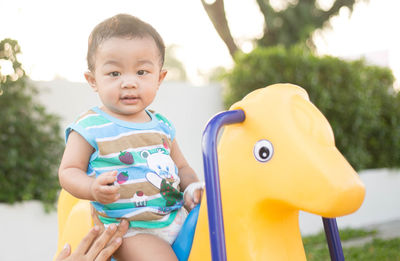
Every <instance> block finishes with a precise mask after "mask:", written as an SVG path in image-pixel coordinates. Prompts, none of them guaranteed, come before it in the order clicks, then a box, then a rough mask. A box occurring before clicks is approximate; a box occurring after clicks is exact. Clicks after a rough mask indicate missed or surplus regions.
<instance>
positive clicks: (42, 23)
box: [0, 0, 400, 83]
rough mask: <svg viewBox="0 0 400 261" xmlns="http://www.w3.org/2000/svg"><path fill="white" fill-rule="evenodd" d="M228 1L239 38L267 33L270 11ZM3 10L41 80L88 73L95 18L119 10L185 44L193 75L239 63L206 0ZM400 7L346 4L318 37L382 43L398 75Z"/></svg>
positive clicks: (90, 1)
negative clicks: (266, 19) (348, 7)
mask: <svg viewBox="0 0 400 261" xmlns="http://www.w3.org/2000/svg"><path fill="white" fill-rule="evenodd" d="M326 1H329V0H326ZM225 7H226V13H227V17H228V21H229V23H230V26H231V30H232V34H233V35H234V38H235V39H236V40H237V43H238V44H241V45H242V44H244V45H246V41H248V40H249V39H252V38H254V37H255V36H259V35H260V34H261V32H262V28H263V17H262V16H261V14H260V12H259V10H258V7H257V5H256V3H255V0H252V1H249V0H225ZM0 10H1V16H0V40H1V39H4V38H6V37H9V38H13V39H16V40H18V42H19V44H20V45H21V48H22V51H23V54H22V55H21V57H20V61H21V62H22V63H23V65H24V67H25V70H26V71H27V73H28V75H30V77H31V78H33V79H34V80H51V79H53V78H54V77H55V76H60V77H62V78H66V79H68V80H71V81H84V78H83V72H84V71H85V70H86V61H85V57H86V50H87V38H88V35H89V33H90V32H91V30H92V28H93V27H94V26H95V25H96V24H98V23H99V22H101V21H102V20H104V19H106V18H108V17H110V16H113V15H115V14H117V13H129V14H132V15H135V16H137V17H139V18H141V19H142V20H144V21H146V22H148V23H150V24H152V25H153V26H154V27H155V28H156V29H157V30H158V31H159V33H160V34H161V36H162V37H163V38H164V40H165V42H166V44H167V45H170V44H176V45H178V46H179V49H178V50H177V56H178V59H180V60H181V61H182V62H183V63H184V65H185V68H186V69H187V72H188V75H189V77H190V79H191V81H193V82H194V83H201V74H202V73H207V72H209V71H210V70H212V68H214V67H217V66H225V67H229V66H231V65H232V60H231V58H230V56H229V53H228V51H227V48H226V47H225V45H224V44H223V42H222V41H221V40H220V38H219V37H218V35H217V33H216V32H215V30H214V28H213V26H212V24H211V22H210V21H209V19H208V16H207V14H206V13H205V11H204V10H203V7H202V5H201V2H200V0H168V1H166V0H146V1H138V0H130V1H126V0H112V1H110V0H109V1H104V0H85V1H82V0H68V1H65V0H63V1H61V0H35V1H33V0H12V1H11V0H0ZM399 11H400V1H398V0H370V4H368V5H367V4H359V5H358V6H357V7H356V9H355V12H354V13H353V15H352V16H351V18H350V20H349V18H348V14H346V13H345V12H342V13H341V16H340V18H337V19H335V20H334V23H333V31H331V32H325V33H324V38H323V39H321V40H319V41H318V46H319V50H320V52H321V53H327V54H333V55H339V56H346V57H348V56H355V55H358V54H362V53H365V52H378V53H380V52H381V51H382V52H383V53H386V54H387V61H386V60H385V61H386V62H387V64H388V65H390V66H392V68H393V69H394V71H395V73H396V74H397V75H399V74H400V50H399V48H398V46H400V34H399V33H398V28H396V27H395V26H396V25H395V21H398V17H396V15H397V16H398V14H399ZM395 17H396V18H397V19H395ZM3 68H4V66H3ZM398 78H399V77H398Z"/></svg>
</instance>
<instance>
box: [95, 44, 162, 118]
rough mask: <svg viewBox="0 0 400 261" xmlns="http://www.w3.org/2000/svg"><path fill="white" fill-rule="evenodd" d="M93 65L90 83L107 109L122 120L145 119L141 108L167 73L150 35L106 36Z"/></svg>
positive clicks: (145, 104) (151, 97) (146, 104)
mask: <svg viewBox="0 0 400 261" xmlns="http://www.w3.org/2000/svg"><path fill="white" fill-rule="evenodd" d="M95 68H96V69H95V71H94V72H93V73H92V75H93V77H94V84H93V83H91V85H92V87H93V89H94V90H95V91H97V92H98V93H99V96H100V99H101V101H102V103H103V105H104V108H103V109H104V110H105V111H106V112H107V113H109V114H111V115H113V116H115V117H117V118H119V119H122V120H128V121H139V122H141V121H146V120H148V116H147V114H146V112H145V111H144V109H145V108H146V107H147V106H149V105H150V104H151V103H152V102H153V100H154V98H155V96H156V94H157V90H158V88H159V86H160V84H161V82H162V80H163V79H164V77H165V75H166V71H164V70H161V65H160V54H159V50H158V48H157V45H156V43H155V42H154V40H153V39H152V38H150V37H144V38H133V39H130V38H116V37H114V38H110V39H108V40H106V41H105V42H103V43H102V44H101V45H100V46H99V47H98V48H97V52H96V56H95Z"/></svg>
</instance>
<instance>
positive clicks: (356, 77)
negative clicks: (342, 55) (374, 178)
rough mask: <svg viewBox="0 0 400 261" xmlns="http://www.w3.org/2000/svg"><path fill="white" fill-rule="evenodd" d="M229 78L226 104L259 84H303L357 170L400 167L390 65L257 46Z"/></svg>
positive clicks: (397, 104) (398, 104)
mask: <svg viewBox="0 0 400 261" xmlns="http://www.w3.org/2000/svg"><path fill="white" fill-rule="evenodd" d="M226 79H227V82H228V84H227V89H226V94H225V106H226V108H229V106H230V105H231V104H232V103H234V102H236V101H238V100H240V99H242V98H243V97H244V96H245V95H246V94H248V93H249V92H251V91H253V90H255V89H258V88H260V87H264V86H267V85H270V84H274V83H292V84H296V85H299V86H301V87H303V88H305V89H306V90H307V92H308V94H309V96H310V100H311V101H312V102H313V103H314V104H315V105H316V106H317V107H318V108H319V109H320V110H321V111H322V113H323V114H324V115H325V117H326V118H327V119H328V121H329V122H330V124H331V126H332V128H333V131H334V133H335V140H336V146H337V147H338V149H339V150H340V151H341V152H342V153H343V154H344V156H345V157H346V158H347V160H348V161H349V162H350V163H351V164H352V166H353V167H354V168H355V169H357V170H361V169H368V168H394V167H399V166H400V161H399V159H400V132H399V131H398V128H399V127H398V126H399V124H400V95H399V93H397V92H395V91H394V89H393V81H394V77H393V74H392V72H391V71H390V70H389V69H387V68H383V67H378V66H371V65H368V64H366V62H365V61H364V60H356V61H351V62H348V61H343V60H340V59H338V58H335V57H329V56H324V57H318V56H316V55H314V54H313V53H312V52H311V51H309V50H308V49H307V48H304V47H302V46H301V45H300V46H299V45H298V46H294V47H291V48H285V47H283V46H276V47H258V48H256V49H254V50H253V51H252V52H251V53H249V54H238V55H237V56H236V60H235V67H234V68H233V69H232V70H231V71H230V72H228V73H227V74H226ZM272 113H273V112H272Z"/></svg>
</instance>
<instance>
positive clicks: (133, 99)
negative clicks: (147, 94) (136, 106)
mask: <svg viewBox="0 0 400 261" xmlns="http://www.w3.org/2000/svg"><path fill="white" fill-rule="evenodd" d="M120 99H121V101H122V102H124V103H136V102H137V101H138V100H139V97H137V96H133V95H126V96H122V97H121V98H120Z"/></svg>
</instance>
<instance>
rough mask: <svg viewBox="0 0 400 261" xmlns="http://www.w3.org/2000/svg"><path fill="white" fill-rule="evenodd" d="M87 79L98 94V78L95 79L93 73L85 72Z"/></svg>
mask: <svg viewBox="0 0 400 261" xmlns="http://www.w3.org/2000/svg"><path fill="white" fill-rule="evenodd" d="M84 75H85V79H86V81H87V82H88V83H89V85H90V87H92V89H93V90H94V91H95V92H97V85H96V78H95V77H94V74H93V73H92V72H91V71H87V72H85V74H84Z"/></svg>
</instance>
